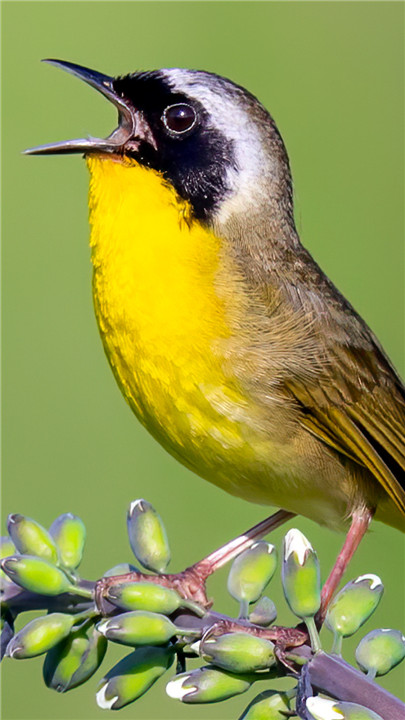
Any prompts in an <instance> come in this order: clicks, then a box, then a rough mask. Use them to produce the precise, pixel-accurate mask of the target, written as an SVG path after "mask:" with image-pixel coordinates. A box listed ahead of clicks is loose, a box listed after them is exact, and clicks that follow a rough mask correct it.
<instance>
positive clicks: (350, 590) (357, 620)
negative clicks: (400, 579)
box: [325, 575, 384, 637]
mask: <svg viewBox="0 0 405 720" xmlns="http://www.w3.org/2000/svg"><path fill="white" fill-rule="evenodd" d="M383 592H384V586H383V584H382V582H381V580H380V578H379V577H377V575H361V576H360V577H358V578H356V579H355V580H351V581H350V582H348V583H347V584H346V585H345V586H344V588H342V589H341V590H340V591H339V592H338V593H337V595H335V597H334V598H333V599H332V601H331V602H330V605H329V607H328V612H327V614H326V618H325V624H326V626H327V627H328V628H329V630H332V632H334V633H335V634H339V635H341V636H342V637H350V635H354V633H355V632H357V630H358V629H359V627H361V625H363V623H365V622H366V620H368V618H369V617H370V615H371V614H372V613H373V612H374V610H375V609H376V607H377V605H378V603H379V602H380V600H381V597H382V594H383Z"/></svg>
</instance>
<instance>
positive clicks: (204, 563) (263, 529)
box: [190, 510, 295, 580]
mask: <svg viewBox="0 0 405 720" xmlns="http://www.w3.org/2000/svg"><path fill="white" fill-rule="evenodd" d="M293 517H295V514H294V513H291V512H287V510H278V512H276V513H274V515H270V517H268V518H266V519H265V520H262V522H260V523H258V525H255V526H254V527H252V528H250V530H246V532H244V533H243V534H242V535H239V537H237V538H235V539H234V540H231V541H230V542H228V543H226V545H222V547H220V548H218V550H214V552H212V553H211V554H210V555H207V557H205V558H203V559H202V560H199V562H197V563H195V565H192V566H191V567H192V569H193V570H195V571H197V572H198V573H199V574H200V576H201V577H202V578H204V580H206V579H207V577H209V576H210V575H212V573H214V572H215V571H216V570H219V568H221V567H222V566H223V565H226V563H227V562H229V561H230V560H233V558H234V557H236V556H237V555H240V553H241V552H243V551H244V550H247V549H248V548H249V547H251V546H252V545H253V544H254V543H255V542H256V541H257V540H260V539H261V538H263V537H264V536H265V535H267V533H269V532H271V531H272V530H275V529H276V528H278V527H280V525H283V524H284V523H285V522H287V520H290V519H291V518H293ZM190 569H191V568H190Z"/></svg>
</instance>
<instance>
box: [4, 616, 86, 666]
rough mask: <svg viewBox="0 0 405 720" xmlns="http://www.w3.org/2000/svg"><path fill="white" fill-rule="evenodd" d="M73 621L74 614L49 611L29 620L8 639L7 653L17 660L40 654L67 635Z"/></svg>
mask: <svg viewBox="0 0 405 720" xmlns="http://www.w3.org/2000/svg"><path fill="white" fill-rule="evenodd" d="M73 622H74V616H73V615H65V614H64V613H51V614H50V615H45V616H43V617H40V618H36V619H35V620H31V622H29V623H28V624H27V625H25V627H23V629H22V630H20V632H19V633H17V634H16V635H14V637H13V639H12V640H10V642H9V644H8V646H7V655H8V656H9V657H12V658H17V659H18V660H19V659H22V658H30V657H35V656H36V655H42V653H45V652H48V650H50V649H51V648H52V647H53V646H54V645H56V644H57V643H59V642H60V641H61V640H63V638H65V637H66V636H67V635H69V633H70V631H71V629H72V626H73Z"/></svg>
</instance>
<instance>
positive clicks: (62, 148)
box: [24, 60, 156, 155]
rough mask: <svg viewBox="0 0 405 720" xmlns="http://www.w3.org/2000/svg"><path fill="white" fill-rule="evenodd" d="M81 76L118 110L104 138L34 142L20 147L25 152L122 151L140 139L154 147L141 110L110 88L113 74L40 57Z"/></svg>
mask: <svg viewBox="0 0 405 720" xmlns="http://www.w3.org/2000/svg"><path fill="white" fill-rule="evenodd" d="M43 62H46V63H49V64H50V65H55V66H56V67H60V68H62V70H66V72H69V73H71V74H72V75H75V76H76V77H78V78H80V79H81V80H84V82H86V83H87V84H88V85H91V87H93V88H95V89H96V90H98V92H100V93H101V94H102V95H104V96H105V97H106V98H107V99H108V100H110V102H112V103H113V105H115V107H116V108H117V110H118V120H119V124H118V127H117V128H116V130H114V131H113V132H112V133H111V135H109V136H108V137H107V138H94V137H88V138H80V139H77V140H64V141H62V142H57V143H50V144H49V145H38V147H33V148H28V150H24V154H25V155H51V154H54V153H89V152H106V153H118V154H123V153H124V152H125V151H127V152H128V151H132V152H134V151H135V152H136V150H137V149H138V147H139V144H140V142H141V141H146V142H148V143H149V144H150V145H152V146H153V147H154V148H155V149H156V143H155V141H154V138H153V135H152V133H151V130H150V128H149V126H148V124H147V123H146V121H145V119H144V117H143V114H142V113H141V112H139V111H137V110H136V109H135V108H134V107H133V106H132V105H131V104H130V103H129V102H128V101H126V100H124V99H123V98H121V97H120V96H119V95H117V93H116V92H115V90H114V85H113V81H114V78H111V77H109V76H108V75H103V74H102V73H99V72H96V71H95V70H90V69H89V68H85V67H82V66H81V65H76V64H75V63H70V62H65V61H63V60H44V61H43Z"/></svg>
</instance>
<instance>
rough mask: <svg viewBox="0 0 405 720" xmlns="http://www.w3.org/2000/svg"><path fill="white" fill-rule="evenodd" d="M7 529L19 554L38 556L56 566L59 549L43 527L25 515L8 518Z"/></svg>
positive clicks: (16, 514)
mask: <svg viewBox="0 0 405 720" xmlns="http://www.w3.org/2000/svg"><path fill="white" fill-rule="evenodd" d="M7 528H8V532H9V534H10V537H11V539H12V541H13V543H14V545H15V546H16V548H17V550H18V552H19V553H21V554H22V555H36V556H38V557H41V558H43V559H44V560H48V561H49V562H51V563H54V564H56V563H57V562H58V549H57V547H56V545H55V542H54V540H53V538H52V537H51V535H50V534H49V532H48V531H47V530H45V528H44V527H42V525H40V524H39V523H37V522H36V521H35V520H32V519H31V518H29V517H26V516H25V515H19V514H18V513H15V514H14V515H9V516H8V521H7Z"/></svg>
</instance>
